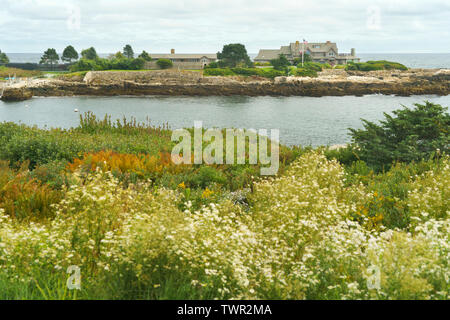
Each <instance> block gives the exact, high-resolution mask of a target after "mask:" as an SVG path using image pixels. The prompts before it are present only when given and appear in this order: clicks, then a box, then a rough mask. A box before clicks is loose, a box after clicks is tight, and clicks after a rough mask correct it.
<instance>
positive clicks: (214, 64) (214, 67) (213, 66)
mask: <svg viewBox="0 0 450 320" xmlns="http://www.w3.org/2000/svg"><path fill="white" fill-rule="evenodd" d="M216 68H219V64H218V63H217V62H215V61H213V62H211V63H210V64H208V65H207V66H205V69H216Z"/></svg>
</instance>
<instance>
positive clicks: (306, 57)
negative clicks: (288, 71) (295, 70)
mask: <svg viewBox="0 0 450 320" xmlns="http://www.w3.org/2000/svg"><path fill="white" fill-rule="evenodd" d="M312 61H313V60H312V58H311V56H310V55H309V54H307V53H305V54H304V56H303V62H304V63H305V62H312ZM293 64H294V65H298V64H300V66H301V64H302V58H301V57H299V58H295V59H294V63H293Z"/></svg>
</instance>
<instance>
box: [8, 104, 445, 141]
mask: <svg viewBox="0 0 450 320" xmlns="http://www.w3.org/2000/svg"><path fill="white" fill-rule="evenodd" d="M425 100H429V101H432V102H436V103H439V104H441V105H444V106H450V96H444V97H439V96H413V97H396V96H382V95H370V96H364V97H353V96H347V97H321V98H312V97H243V96H235V97H157V96H152V97H62V98H60V97H52V98H33V99H31V100H28V101H23V102H14V103H4V102H1V101H0V121H14V122H17V123H25V124H28V125H37V126H39V127H42V128H44V127H63V128H70V127H74V126H77V125H78V123H79V113H75V112H74V109H78V110H79V111H80V113H83V112H87V111H92V112H94V113H95V114H96V115H97V116H100V117H103V116H104V115H105V114H110V115H111V116H112V118H113V119H115V118H122V117H123V116H126V117H127V118H130V117H131V116H133V117H135V118H137V120H139V121H145V120H146V118H147V117H149V118H150V119H151V123H152V124H154V125H160V124H163V123H169V126H170V127H171V128H172V129H178V128H183V127H193V126H194V121H197V120H199V121H203V126H204V127H221V128H233V127H234V128H247V129H248V128H254V129H272V128H274V129H280V140H281V142H282V143H284V144H288V145H310V144H311V145H314V146H316V145H332V144H341V143H345V142H348V141H349V137H348V135H347V133H348V131H347V128H349V127H352V128H361V127H362V125H361V121H360V119H361V118H364V119H368V120H371V121H374V120H379V119H382V118H383V112H387V113H390V112H392V111H393V110H395V109H399V108H400V107H401V105H406V106H411V105H412V104H413V103H417V102H423V101H425Z"/></svg>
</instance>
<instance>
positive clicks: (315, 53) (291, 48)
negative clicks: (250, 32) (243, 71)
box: [254, 41, 360, 65]
mask: <svg viewBox="0 0 450 320" xmlns="http://www.w3.org/2000/svg"><path fill="white" fill-rule="evenodd" d="M303 50H305V53H307V54H309V55H310V56H311V58H312V60H313V61H314V62H320V63H329V64H331V65H336V64H347V63H348V62H359V61H360V59H359V58H358V57H356V51H355V49H352V51H351V53H344V54H342V53H341V54H339V51H338V48H337V45H336V43H334V42H330V41H327V42H322V43H318V42H316V43H305V44H303V43H300V41H297V42H295V43H291V44H290V45H288V46H283V47H281V48H280V49H278V50H263V49H262V50H259V54H258V56H257V57H256V58H255V59H254V60H255V62H270V60H272V59H277V58H278V57H279V56H280V54H283V55H285V56H286V58H287V59H288V60H289V61H291V62H293V61H294V59H296V58H299V59H301V58H302V51H303Z"/></svg>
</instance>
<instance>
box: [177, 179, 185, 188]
mask: <svg viewBox="0 0 450 320" xmlns="http://www.w3.org/2000/svg"><path fill="white" fill-rule="evenodd" d="M178 188H181V189H186V185H185V184H184V181H183V182H182V183H180V184H179V185H178Z"/></svg>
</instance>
